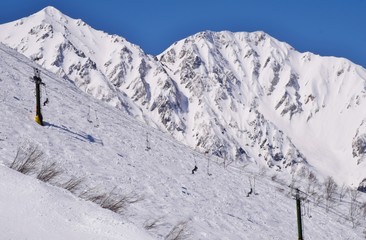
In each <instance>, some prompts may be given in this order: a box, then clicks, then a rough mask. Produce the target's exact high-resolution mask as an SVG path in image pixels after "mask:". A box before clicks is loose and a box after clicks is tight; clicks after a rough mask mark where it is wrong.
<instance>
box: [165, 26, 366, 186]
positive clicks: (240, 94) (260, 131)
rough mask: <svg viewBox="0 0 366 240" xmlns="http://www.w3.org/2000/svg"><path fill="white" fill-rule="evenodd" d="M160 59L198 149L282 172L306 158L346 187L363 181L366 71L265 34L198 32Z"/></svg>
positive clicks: (174, 46)
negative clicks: (244, 156)
mask: <svg viewBox="0 0 366 240" xmlns="http://www.w3.org/2000/svg"><path fill="white" fill-rule="evenodd" d="M158 58H159V60H160V61H161V62H162V64H163V66H164V67H165V69H166V70H167V72H168V73H169V75H170V76H171V78H172V79H174V80H175V81H176V82H177V85H178V86H179V88H180V89H182V90H181V91H182V92H184V93H185V94H186V95H187V98H188V99H189V108H190V109H194V112H195V114H191V115H190V116H189V117H190V118H189V121H188V124H187V126H188V129H190V132H191V137H192V141H193V142H195V144H196V145H197V146H202V145H207V144H208V145H210V146H209V147H208V149H210V150H212V151H220V146H224V148H223V150H222V151H227V152H221V151H220V152H219V153H218V154H217V155H219V156H225V155H229V156H231V157H233V156H235V158H237V157H238V153H240V152H241V153H249V156H253V157H255V158H259V159H263V160H264V161H266V162H267V164H268V165H269V166H273V165H276V166H277V167H278V168H279V167H281V168H283V167H287V166H289V165H291V164H292V163H296V162H305V159H306V161H307V162H308V163H310V164H311V165H312V166H314V167H315V168H316V169H317V170H319V171H320V172H321V173H322V174H324V175H325V176H327V175H331V176H334V177H336V179H337V180H338V181H339V182H347V183H349V184H358V183H360V181H361V180H362V179H363V178H364V177H365V175H364V174H365V170H366V168H365V167H366V166H365V164H361V162H362V161H361V160H360V159H362V158H363V154H364V153H365V149H364V148H365V146H364V145H365V141H364V134H365V131H364V126H363V127H362V126H361V127H360V124H361V122H363V121H364V119H365V116H366V110H365V109H366V108H365V107H366V100H365V97H366V81H365V80H366V71H365V70H364V69H363V68H361V67H359V66H356V65H354V64H352V63H351V62H349V61H347V60H345V59H338V58H332V57H320V56H316V55H314V54H311V53H299V52H297V51H295V50H294V49H293V48H292V47H291V46H289V45H288V44H286V43H282V42H279V41H277V40H276V39H273V38H272V37H270V36H268V35H267V34H265V33H263V32H253V33H231V32H210V31H206V32H201V33H198V34H196V35H194V36H191V37H188V38H187V39H184V40H182V41H179V42H177V43H175V44H174V45H173V46H171V47H170V48H169V49H167V50H166V51H165V52H164V53H162V54H161V55H159V56H158ZM197 116H199V117H197ZM202 119H204V120H202ZM363 125H364V124H363ZM210 140H211V141H210ZM238 149H240V151H238ZM242 150H243V151H242ZM239 155H240V154H239ZM340 168H341V169H342V171H339V169H340Z"/></svg>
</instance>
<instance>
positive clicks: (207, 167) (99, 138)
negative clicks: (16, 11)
mask: <svg viewBox="0 0 366 240" xmlns="http://www.w3.org/2000/svg"><path fill="white" fill-rule="evenodd" d="M0 59H1V61H0V88H1V91H0V103H1V104H0V111H1V112H2V117H1V124H0V178H1V181H0V196H1V201H0V225H1V229H2V230H3V231H2V232H1V234H0V235H1V237H0V238H1V239H4V240H10V239H17V240H18V239H28V240H48V239H68V240H90V239H95V240H100V239H105V240H112V239H120V240H148V239H157V240H172V239H187V240H204V239H205V240H206V239H207V240H247V239H248V240H263V239H281V240H282V239H294V238H296V236H297V226H296V224H297V221H296V208H295V206H296V205H295V200H294V199H293V195H292V194H293V193H291V188H289V187H288V185H290V184H291V186H293V187H299V188H300V189H301V190H302V191H303V192H304V193H303V195H302V197H305V198H306V200H307V201H302V203H303V206H302V209H303V210H306V211H304V212H303V213H304V214H306V215H305V216H303V223H304V225H303V229H304V237H305V239H332V240H343V239H353V240H361V239H364V236H365V234H364V233H363V230H364V226H365V224H364V223H365V221H364V216H365V215H362V213H361V212H357V214H356V212H355V213H354V214H353V215H352V214H350V213H348V211H349V209H351V208H350V207H351V206H352V205H350V201H351V200H350V195H346V196H343V200H342V201H340V200H337V201H336V202H335V204H336V205H335V207H334V208H331V210H328V212H327V211H326V210H325V203H326V201H325V200H324V199H323V198H322V197H321V196H322V195H323V193H324V192H325V190H324V187H323V186H322V185H320V183H316V182H314V178H307V177H304V176H303V175H297V174H294V176H293V179H289V178H286V176H285V175H283V174H278V172H276V171H275V170H274V169H269V170H268V169H267V170H266V169H262V168H260V167H258V166H257V165H255V164H250V165H246V164H244V163H240V162H235V163H233V164H231V165H230V166H227V167H225V166H224V164H223V161H222V159H220V158H217V157H214V156H208V155H207V154H206V155H205V154H200V153H199V152H196V151H193V150H192V149H191V148H189V147H187V146H185V145H183V144H181V143H179V142H177V141H175V140H174V139H173V138H172V137H170V136H168V135H167V134H166V133H163V132H161V131H159V130H156V129H154V128H151V127H148V126H146V125H145V124H144V123H141V122H139V121H136V120H135V119H134V118H132V117H130V116H128V115H127V114H125V113H121V111H119V110H117V109H115V108H113V107H111V106H109V105H107V104H105V103H103V102H101V101H98V100H96V99H95V98H93V97H91V96H90V95H87V94H85V93H83V92H82V91H81V90H80V89H78V88H77V87H76V86H75V85H74V84H72V83H71V82H69V81H65V80H64V79H62V78H59V77H57V75H55V74H53V73H51V72H50V71H47V70H45V69H42V68H40V72H41V78H42V80H43V82H44V83H45V84H46V88H47V95H43V97H46V96H48V99H49V103H48V104H47V105H46V106H42V107H43V108H42V110H43V116H44V121H45V126H40V125H38V124H37V123H36V122H35V121H34V115H35V111H34V105H35V97H34V82H32V81H30V80H29V77H30V76H33V67H38V68H39V66H38V65H37V64H36V63H34V62H33V61H31V60H29V59H27V58H26V57H25V56H23V55H21V54H19V53H17V52H16V51H15V50H13V49H10V48H8V47H6V46H4V45H3V44H0ZM42 88H43V87H42ZM42 93H44V92H43V91H42ZM43 100H44V98H43ZM95 113H98V115H96V114H95ZM360 131H361V128H360ZM146 136H148V140H149V141H148V142H147V141H146V140H147V138H146ZM29 146H37V147H38V149H39V150H40V151H41V152H42V153H43V157H42V158H41V159H40V160H39V161H40V162H37V164H36V167H35V168H36V169H38V170H34V171H32V172H30V173H28V174H27V175H22V174H20V173H19V172H16V171H15V170H13V169H10V168H9V166H10V165H11V162H12V161H13V160H14V159H16V158H17V150H19V149H20V150H21V151H25V153H27V152H26V151H27V149H29V148H28V147H29ZM20 155H22V154H18V156H20ZM51 163H56V166H59V168H57V169H61V170H62V172H61V175H59V176H57V177H56V178H54V179H51V180H50V181H48V183H44V182H42V181H40V180H37V179H36V176H37V171H39V169H40V168H43V167H44V166H49V165H50V164H51ZM194 166H196V167H197V171H196V172H195V173H194V174H192V173H191V171H192V169H194ZM70 177H71V179H75V178H76V179H82V180H83V181H82V183H81V185H80V186H79V187H77V188H76V189H74V190H72V191H67V190H65V189H64V187H62V186H65V182H67V181H68V180H69V179H70ZM313 177H314V176H313ZM307 186H309V187H307ZM309 189H311V190H312V191H313V190H314V189H315V190H316V192H310V191H308V190H309ZM110 192H113V193H114V194H118V195H120V196H125V197H126V198H123V199H129V198H131V197H132V201H130V203H129V204H127V205H126V206H125V207H124V210H123V211H122V212H120V213H119V214H117V213H114V212H112V211H109V210H106V209H102V208H101V207H100V206H99V205H98V204H95V203H93V201H92V200H88V199H90V198H88V197H87V198H85V196H87V194H88V193H89V194H97V195H91V196H95V198H96V197H99V194H101V193H110ZM250 192H251V194H250ZM310 193H311V195H310ZM339 196H340V195H338V194H337V195H335V199H338V197H339ZM134 199H137V200H138V201H135V200H134ZM357 200H358V202H364V201H365V200H366V199H365V198H362V197H361V196H359V197H358V198H357ZM357 206H358V204H357ZM352 209H353V208H352ZM350 217H353V222H352V221H350V220H349V218H350ZM356 217H357V218H356ZM353 225H355V226H354V228H353ZM179 232H181V233H182V234H181V236H180V238H176V237H174V236H177V235H176V234H177V233H179Z"/></svg>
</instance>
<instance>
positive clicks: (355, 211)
mask: <svg viewBox="0 0 366 240" xmlns="http://www.w3.org/2000/svg"><path fill="white" fill-rule="evenodd" d="M349 193H350V198H351V202H350V205H349V209H348V219H349V221H350V222H351V223H352V227H353V228H355V227H356V226H358V225H359V224H360V217H361V214H362V212H361V207H360V206H359V204H358V197H359V195H360V192H359V191H357V190H350V192H349Z"/></svg>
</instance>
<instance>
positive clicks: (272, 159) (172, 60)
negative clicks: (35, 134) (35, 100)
mask: <svg viewBox="0 0 366 240" xmlns="http://www.w3.org/2000/svg"><path fill="white" fill-rule="evenodd" d="M0 31H1V32H2V34H1V36H0V41H1V42H3V43H5V44H7V45H8V46H10V47H12V48H14V49H16V50H17V51H19V52H21V53H23V54H24V55H26V56H28V57H30V58H31V59H33V60H34V61H35V62H37V63H39V64H40V65H42V66H44V67H45V68H47V69H49V70H51V71H52V72H54V73H57V74H59V75H60V76H63V77H65V78H68V79H70V80H72V81H74V82H75V84H76V85H77V86H79V87H80V88H81V89H83V90H84V91H86V92H87V93H89V94H91V95H93V96H94V97H96V98H98V99H101V100H103V101H105V102H108V103H109V104H111V105H112V106H115V107H117V108H119V109H122V110H124V111H125V112H127V113H129V114H130V115H131V116H133V117H135V118H137V119H139V120H142V121H144V122H145V123H147V124H149V125H151V126H154V127H157V128H159V129H160V130H163V131H165V132H169V133H170V134H171V135H172V136H174V138H175V139H177V140H179V141H181V142H183V143H185V144H187V145H189V146H191V147H193V148H195V149H197V150H199V151H201V152H206V153H209V154H213V155H216V156H219V157H222V158H226V159H227V161H229V162H231V161H233V160H238V161H251V162H257V163H260V164H266V165H268V166H269V167H271V168H272V167H273V168H275V169H277V170H279V171H281V170H283V169H287V171H290V172H292V171H297V170H300V169H302V168H303V167H304V166H306V168H308V167H309V166H311V167H314V168H315V169H316V170H317V171H319V172H320V173H321V174H322V175H324V176H328V175H331V176H333V177H335V179H336V180H337V181H338V182H340V183H341V182H346V183H348V184H353V185H358V184H359V183H360V181H362V180H363V179H364V178H365V177H366V176H365V172H366V161H363V158H364V150H365V149H364V148H365V147H364V145H365V140H364V139H365V136H364V134H366V132H365V131H364V128H365V127H364V125H365V124H362V123H363V122H364V121H365V120H366V119H365V118H366V117H365V115H366V114H365V113H366V111H365V110H364V109H365V104H366V103H365V102H366V101H365V97H366V84H365V79H366V72H365V70H364V69H363V68H361V67H359V66H356V65H354V64H352V63H351V62H349V61H347V60H345V59H338V58H332V57H320V56H317V55H314V54H311V53H299V52H297V51H295V50H294V49H293V48H292V47H291V46H289V45H288V44H286V43H283V42H279V41H277V40H276V39H274V38H272V37H270V36H268V35H267V34H265V33H263V32H253V33H245V32H243V33H231V32H210V31H207V32H201V33H198V34H196V35H193V36H191V37H188V38H186V39H183V40H181V41H179V42H177V43H175V44H174V45H173V46H171V47H169V48H168V49H167V50H166V51H164V52H163V53H162V54H160V55H159V56H157V57H152V56H149V55H146V54H145V53H144V52H143V51H142V50H141V49H140V48H139V47H138V46H136V45H133V44H131V43H129V42H128V41H126V39H124V38H122V37H119V36H115V35H113V36H112V35H108V34H106V33H104V32H101V31H96V30H94V29H92V28H91V27H90V26H88V25H86V24H85V23H84V22H83V21H81V20H75V19H71V18H69V17H67V16H65V15H63V14H62V13H60V12H59V11H58V10H57V9H54V8H52V7H48V8H45V9H44V10H42V11H40V12H38V13H36V14H34V15H32V16H30V17H28V18H24V19H21V20H18V21H15V22H12V23H8V24H3V25H0ZM339 169H342V171H339Z"/></svg>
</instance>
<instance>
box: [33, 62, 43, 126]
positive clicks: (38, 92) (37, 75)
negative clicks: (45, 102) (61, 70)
mask: <svg viewBox="0 0 366 240" xmlns="http://www.w3.org/2000/svg"><path fill="white" fill-rule="evenodd" d="M40 75H41V72H40V71H39V69H38V68H34V76H33V81H34V82H35V83H36V116H35V117H34V120H35V121H36V122H37V123H38V124H39V125H41V126H43V116H42V112H41V85H44V83H43V82H42V79H41V77H40Z"/></svg>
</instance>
